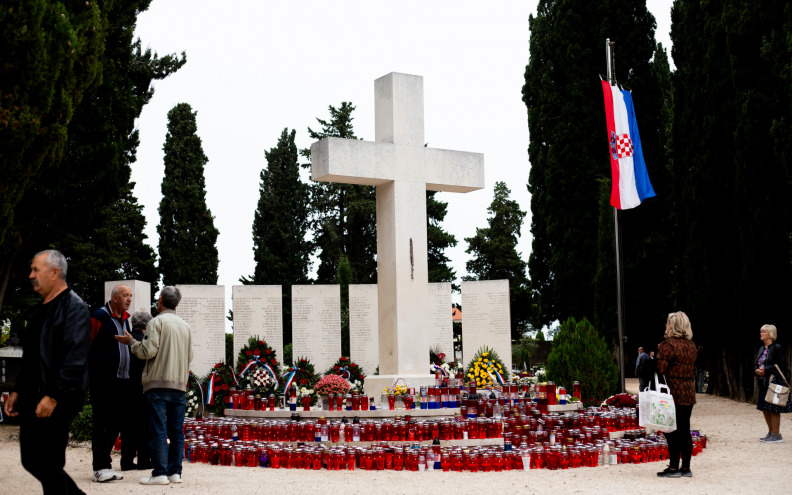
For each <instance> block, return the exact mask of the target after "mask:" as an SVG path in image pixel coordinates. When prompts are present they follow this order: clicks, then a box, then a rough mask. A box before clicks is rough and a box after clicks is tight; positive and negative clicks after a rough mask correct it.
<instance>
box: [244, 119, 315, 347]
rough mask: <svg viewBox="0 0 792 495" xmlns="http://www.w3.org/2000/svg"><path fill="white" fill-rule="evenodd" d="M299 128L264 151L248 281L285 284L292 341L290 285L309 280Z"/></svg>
mask: <svg viewBox="0 0 792 495" xmlns="http://www.w3.org/2000/svg"><path fill="white" fill-rule="evenodd" d="M295 134H296V133H295V131H294V130H292V131H291V132H289V130H288V129H283V132H281V135H280V138H279V139H278V144H277V145H276V146H275V147H274V148H271V149H270V150H269V151H266V152H265V153H264V156H265V158H266V160H267V167H266V168H264V169H263V170H262V171H261V184H260V185H259V201H258V207H257V208H256V213H255V215H254V218H253V258H254V260H255V262H256V267H255V271H254V272H253V275H252V276H251V277H249V278H247V277H243V278H242V279H241V281H242V282H243V283H245V284H255V285H282V287H283V295H282V297H283V332H284V339H285V340H284V341H285V342H286V343H289V342H291V321H292V320H291V286H292V285H293V284H305V283H307V282H308V269H309V268H310V265H311V261H310V256H311V253H312V247H311V243H310V242H309V241H307V240H306V239H305V234H306V232H307V231H308V222H309V218H310V205H309V194H310V190H309V187H308V185H307V184H305V183H303V182H302V180H301V179H300V164H299V162H298V154H297V145H296V144H295V143H294V137H295Z"/></svg>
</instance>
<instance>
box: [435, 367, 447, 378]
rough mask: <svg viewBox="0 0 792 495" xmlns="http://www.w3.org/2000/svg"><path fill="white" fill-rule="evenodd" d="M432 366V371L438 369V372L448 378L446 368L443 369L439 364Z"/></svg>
mask: <svg viewBox="0 0 792 495" xmlns="http://www.w3.org/2000/svg"><path fill="white" fill-rule="evenodd" d="M432 366H434V371H439V372H440V373H442V374H443V376H444V377H446V378H448V372H447V371H446V370H444V369H443V368H442V367H441V366H438V365H436V364H434V365H432Z"/></svg>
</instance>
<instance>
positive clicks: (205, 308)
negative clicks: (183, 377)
mask: <svg viewBox="0 0 792 495" xmlns="http://www.w3.org/2000/svg"><path fill="white" fill-rule="evenodd" d="M176 288H178V289H179V291H181V296H182V298H181V302H180V303H179V305H178V306H177V307H176V314H177V315H179V316H181V317H182V318H183V319H184V321H186V322H187V323H188V324H189V325H190V330H191V331H192V347H193V355H194V357H193V361H192V363H191V364H190V369H191V370H192V372H193V373H195V374H196V375H198V376H204V375H205V374H207V373H209V370H210V369H211V368H212V367H213V366H214V365H215V364H217V363H219V362H225V321H226V320H225V286H224V285H177V286H176Z"/></svg>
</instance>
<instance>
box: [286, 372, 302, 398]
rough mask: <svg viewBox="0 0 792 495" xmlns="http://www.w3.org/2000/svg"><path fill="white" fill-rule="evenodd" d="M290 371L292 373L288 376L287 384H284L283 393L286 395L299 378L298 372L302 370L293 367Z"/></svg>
mask: <svg viewBox="0 0 792 495" xmlns="http://www.w3.org/2000/svg"><path fill="white" fill-rule="evenodd" d="M290 371H291V373H289V374H288V375H287V376H286V381H285V382H284V384H283V392H284V393H285V392H286V391H287V390H289V387H291V385H292V383H293V382H294V380H295V379H296V378H297V372H298V371H300V368H298V367H296V366H295V367H293V368H292V369H291V370H290Z"/></svg>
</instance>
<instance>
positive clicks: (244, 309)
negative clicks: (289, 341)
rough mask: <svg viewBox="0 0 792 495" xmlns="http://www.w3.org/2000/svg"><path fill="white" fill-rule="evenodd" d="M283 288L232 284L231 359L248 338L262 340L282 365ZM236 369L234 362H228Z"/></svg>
mask: <svg viewBox="0 0 792 495" xmlns="http://www.w3.org/2000/svg"><path fill="white" fill-rule="evenodd" d="M282 291H283V287H282V286H280V285H235V286H234V287H233V288H232V299H233V304H234V360H236V358H237V356H238V355H239V351H240V349H242V348H243V347H244V346H245V345H247V343H248V339H249V338H250V337H251V336H255V337H256V338H257V339H258V340H263V341H265V342H266V343H267V344H268V345H269V346H270V347H272V348H273V349H274V350H275V352H276V353H277V359H278V361H279V362H280V363H281V364H283V365H284V366H285V364H286V363H283V296H282ZM232 364H233V365H234V366H236V363H232Z"/></svg>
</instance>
